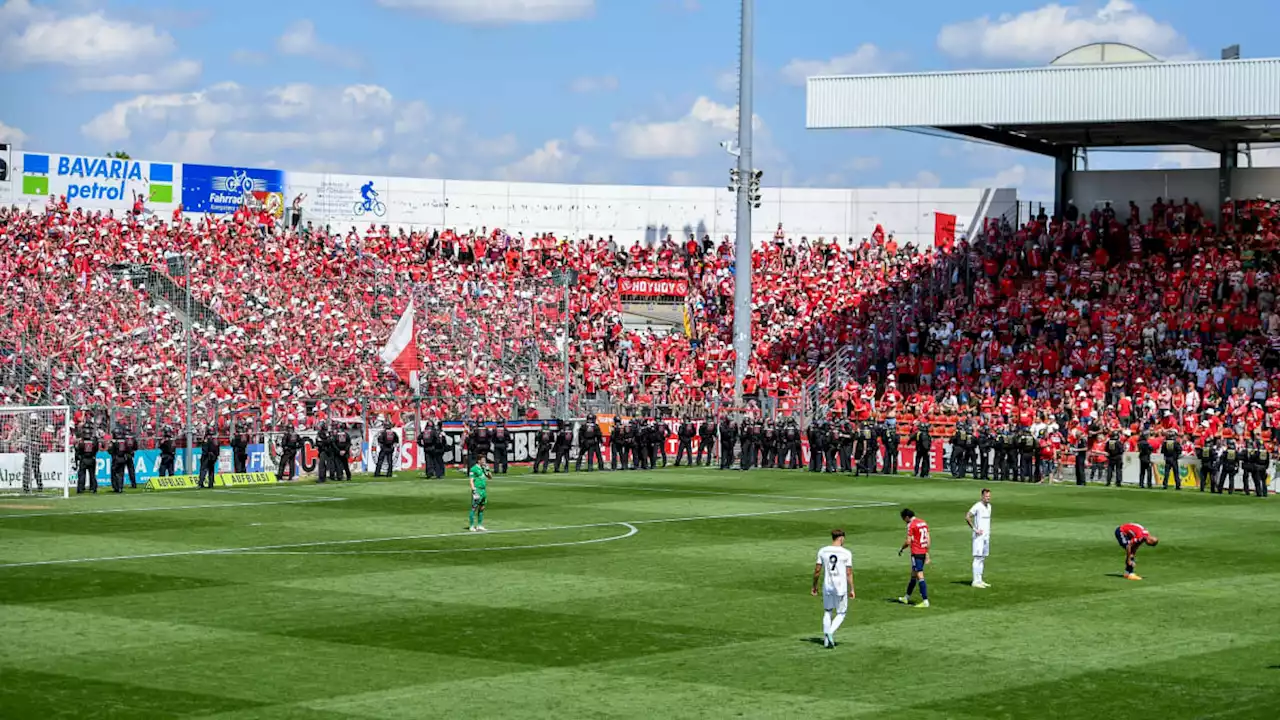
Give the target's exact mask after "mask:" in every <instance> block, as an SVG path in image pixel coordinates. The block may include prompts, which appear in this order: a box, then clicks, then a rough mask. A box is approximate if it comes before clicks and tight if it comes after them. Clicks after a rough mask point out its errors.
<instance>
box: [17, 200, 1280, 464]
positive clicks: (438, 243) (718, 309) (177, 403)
mask: <svg viewBox="0 0 1280 720" xmlns="http://www.w3.org/2000/svg"><path fill="white" fill-rule="evenodd" d="M1276 207H1277V206H1276V205H1274V204H1272V203H1268V202H1262V201H1248V202H1231V203H1228V204H1226V205H1224V206H1223V207H1222V208H1221V214H1220V218H1221V219H1220V220H1219V221H1217V222H1214V221H1212V220H1211V219H1210V218H1209V217H1208V216H1206V214H1205V213H1203V212H1202V210H1201V208H1200V207H1199V205H1197V204H1196V203H1193V202H1190V201H1187V200H1184V201H1182V202H1173V201H1170V202H1167V203H1166V202H1157V203H1156V204H1155V205H1154V206H1153V207H1151V208H1150V209H1149V210H1146V211H1144V210H1143V209H1140V208H1138V207H1137V206H1136V205H1133V204H1130V207H1129V208H1128V209H1127V210H1124V211H1122V212H1117V210H1116V209H1113V208H1111V207H1110V206H1104V207H1098V208H1095V209H1092V210H1091V211H1089V212H1087V213H1081V212H1079V211H1077V210H1076V209H1075V208H1074V207H1069V208H1067V209H1066V211H1065V212H1064V213H1063V215H1062V216H1061V217H1055V218H1052V219H1051V218H1048V217H1044V216H1043V215H1042V216H1041V217H1038V218H1032V219H1031V220H1030V221H1028V222H1026V223H1023V224H1020V225H1019V224H1017V223H1013V224H1011V223H1008V222H993V223H990V224H989V225H988V226H987V227H985V228H984V229H983V230H982V231H981V233H980V234H979V235H978V236H977V237H974V238H972V239H971V241H966V240H964V239H962V240H960V241H959V242H957V243H956V244H955V246H954V247H951V248H946V249H941V250H937V251H935V250H934V249H927V250H924V251H917V250H916V249H915V248H914V247H910V246H907V247H898V246H897V244H896V243H895V241H894V239H893V237H892V235H890V234H886V233H884V232H883V231H882V230H881V229H879V228H877V231H876V233H875V234H874V235H873V236H872V237H870V238H863V239H861V240H854V239H852V238H850V239H848V240H847V241H842V240H839V239H836V238H831V239H826V238H816V239H809V238H793V237H790V236H788V234H787V233H786V231H785V229H784V228H782V227H779V228H778V232H777V234H776V235H775V238H774V240H773V241H772V242H769V243H766V244H765V245H764V246H762V247H759V248H757V249H756V251H755V252H754V253H753V256H752V258H751V269H752V278H753V282H752V290H753V292H752V316H753V327H754V328H755V336H754V338H753V343H754V351H753V354H752V357H751V358H750V362H749V367H750V371H751V372H750V375H749V376H748V378H747V380H746V382H745V384H744V390H745V391H746V394H747V395H748V396H752V397H760V398H769V399H771V400H772V401H776V406H777V407H780V408H781V409H782V410H783V411H784V412H786V411H787V409H788V408H799V406H800V402H801V397H802V393H804V392H805V391H806V381H807V380H808V379H809V378H811V377H815V374H814V373H815V370H817V369H819V367H820V366H822V367H823V368H824V371H823V372H821V373H818V374H817V375H816V378H817V383H816V384H811V385H810V386H809V387H808V389H807V396H808V401H809V402H810V403H811V408H812V409H816V410H817V412H818V413H819V414H821V413H822V412H823V411H830V412H833V413H834V414H837V415H842V414H848V415H850V416H852V417H855V418H866V417H871V416H876V417H880V418H883V417H885V416H886V415H888V414H890V413H892V414H894V415H895V416H901V417H904V418H913V419H914V418H930V419H932V420H934V421H935V422H938V423H939V424H941V425H943V426H950V425H954V422H955V419H956V418H958V417H961V416H964V415H966V414H967V415H975V416H979V417H980V418H981V419H983V420H984V421H987V422H991V423H993V424H994V423H1002V422H1009V423H1016V424H1020V425H1023V426H1032V425H1035V426H1036V427H1037V429H1038V430H1040V431H1041V434H1043V435H1044V436H1045V438H1046V439H1048V440H1050V442H1048V443H1046V444H1052V438H1053V437H1054V436H1055V434H1057V435H1058V436H1063V439H1064V440H1068V439H1069V438H1068V437H1067V436H1069V435H1070V433H1072V432H1076V433H1079V432H1083V431H1085V430H1087V429H1090V428H1092V429H1094V430H1097V429H1106V430H1113V429H1114V430H1125V431H1128V432H1130V433H1136V431H1137V429H1138V428H1139V426H1141V425H1143V424H1146V425H1148V426H1150V425H1158V426H1161V427H1173V428H1178V429H1180V430H1182V431H1184V436H1186V437H1193V436H1196V435H1200V434H1202V433H1204V432H1212V433H1220V432H1235V433H1247V432H1249V431H1251V430H1253V429H1267V428H1270V427H1272V426H1275V425H1280V393H1273V392H1272V391H1271V388H1272V387H1274V386H1275V385H1276V383H1277V382H1280V377H1277V376H1276V375H1277V372H1278V371H1280V308H1277V306H1276V303H1275V299H1276V297H1275V291H1274V278H1273V271H1274V258H1273V255H1274V251H1275V250H1276V249H1277V242H1278V240H1280V237H1278V235H1277V233H1278V232H1280V214H1277V213H1276V210H1275V208H1276ZM269 221H270V218H268V217H262V216H259V215H256V214H253V213H250V212H243V213H238V214H236V215H234V216H228V217H207V216H206V217H198V218H197V217H184V216H182V215H181V214H179V213H174V215H173V217H170V218H165V217H160V216H158V215H156V214H152V213H149V212H146V211H145V210H144V211H143V212H134V213H126V214H123V215H119V216H117V215H115V214H113V213H103V212H87V211H83V210H80V209H77V208H73V207H69V206H68V205H67V203H66V202H65V200H62V199H58V198H51V199H50V201H49V203H48V205H47V206H46V207H44V208H40V209H18V208H13V209H7V210H0V246H3V248H4V250H5V251H6V252H5V253H4V254H3V256H2V257H0V281H2V282H3V283H4V286H5V287H6V288H7V289H9V292H7V293H5V294H3V295H0V313H3V314H4V316H5V317H8V318H10V322H9V323H7V324H5V325H4V326H2V327H0V359H3V360H4V362H5V367H4V368H3V372H0V382H2V383H3V384H0V403H5V404H9V403H19V404H36V403H49V404H71V405H73V406H76V407H81V408H88V407H103V406H111V407H115V408H131V407H136V408H145V413H146V420H145V422H146V423H149V424H153V425H155V424H160V423H177V422H180V420H181V418H182V416H183V410H182V402H183V388H184V387H185V378H184V368H185V364H184V362H183V355H184V352H185V351H186V347H185V343H184V338H183V315H182V313H183V311H184V308H183V307H181V306H180V305H179V303H177V302H175V300H174V298H172V297H170V298H168V299H167V301H166V302H161V301H160V300H161V299H160V298H157V297H156V296H155V295H154V293H153V291H151V290H148V289H147V287H146V285H145V283H135V282H132V281H130V280H129V279H128V278H127V273H123V272H121V270H122V269H128V268H138V267H141V268H149V269H150V270H151V271H152V272H156V273H162V274H170V277H172V280H173V282H174V283H175V284H176V285H177V286H178V287H186V286H187V285H188V279H187V278H186V277H185V276H184V275H183V274H182V273H180V272H176V273H175V271H174V268H175V267H176V266H175V265H174V264H172V263H171V260H172V258H174V257H175V256H181V257H184V258H186V259H187V261H188V267H189V269H190V279H189V287H190V290H191V297H192V298H193V301H194V302H195V303H197V304H199V305H200V306H202V307H204V308H207V309H208V310H209V311H211V313H212V314H213V315H216V317H217V321H214V322H201V323H198V324H197V326H196V328H195V332H194V333H193V334H192V337H193V347H192V353H193V357H194V369H193V388H194V393H193V395H194V404H195V411H196V412H195V415H196V418H197V420H198V421H199V422H201V423H225V422H226V421H227V420H229V418H230V417H231V416H235V415H240V416H243V415H245V414H248V415H250V416H252V417H254V418H255V419H256V420H259V421H260V422H261V423H262V425H263V427H266V428H273V427H283V426H292V425H297V424H309V423H313V422H316V421H319V420H323V419H328V418H341V417H358V416H361V415H362V414H363V415H373V416H385V417H386V418H387V419H389V420H391V421H393V422H395V421H397V420H398V419H399V417H400V415H401V414H403V413H404V412H405V411H406V410H409V409H410V408H415V409H420V410H421V411H422V414H424V415H426V416H428V417H435V418H445V417H476V416H478V417H487V418H498V417H504V418H511V417H518V416H520V415H523V414H526V413H530V412H531V408H532V406H533V405H534V404H535V403H536V401H537V400H539V399H543V400H546V399H547V398H548V397H549V393H550V392H552V391H554V390H556V389H558V388H559V387H560V385H561V383H562V381H563V379H564V378H563V375H562V374H561V373H562V371H563V370H562V365H561V361H560V358H561V352H560V350H561V343H562V342H564V341H565V338H564V337H563V333H564V328H565V327H566V317H565V315H564V312H565V310H564V308H565V297H564V294H563V293H564V292H565V290H564V287H563V285H562V284H560V282H559V278H561V277H562V275H563V273H565V272H566V271H573V272H574V273H575V274H576V279H577V282H576V284H575V285H573V286H572V287H571V288H570V289H569V300H570V302H569V313H570V315H569V317H568V318H567V327H568V328H569V337H568V341H569V343H570V352H569V356H570V359H571V364H570V371H571V373H572V375H571V378H570V381H571V386H572V388H573V393H574V394H575V395H576V396H579V397H587V398H597V399H599V398H608V399H610V400H611V401H613V402H614V403H616V404H618V405H620V406H624V407H625V406H655V405H666V406H673V407H676V408H690V409H693V408H696V409H697V411H698V412H699V414H701V412H702V411H703V410H705V409H707V408H709V407H711V406H712V405H719V406H725V405H728V404H729V401H730V398H731V396H732V389H733V357H734V356H733V351H732V347H731V342H732V332H731V330H732V314H733V290H734V278H735V276H736V273H737V272H738V270H739V268H738V267H737V265H738V264H737V261H736V258H735V257H734V253H733V246H732V244H731V243H730V242H729V240H728V239H727V238H725V239H723V240H721V241H720V242H718V243H717V242H715V241H713V240H712V239H711V238H709V237H704V238H696V237H693V236H690V237H688V238H687V239H686V240H685V241H683V242H678V241H676V240H675V239H674V238H671V237H667V238H665V239H662V240H660V241H658V242H654V243H644V244H642V243H639V242H636V243H633V244H631V245H630V246H627V245H626V244H625V243H620V242H617V241H615V240H614V238H612V237H605V238H597V237H592V236H587V237H584V238H576V239H567V238H558V237H555V236H553V235H550V234H544V235H538V236H534V237H528V238H527V237H524V236H523V235H515V236H512V235H509V234H507V233H504V232H503V231H502V230H500V229H489V228H480V229H477V230H474V231H469V232H467V233H459V232H456V231H454V230H443V231H431V232H427V231H419V232H406V231H403V230H391V229H389V228H386V227H376V226H369V227H366V228H355V227H353V228H351V229H350V230H348V231H346V232H330V231H328V230H325V229H321V228H317V227H313V226H311V225H310V224H302V225H301V226H291V227H284V226H278V225H275V224H273V223H271V222H269ZM628 276H637V277H656V278H679V279H681V280H684V281H686V283H685V284H686V285H687V287H688V292H687V295H686V297H684V298H683V303H684V306H683V312H684V316H685V322H684V327H674V328H662V329H659V330H656V331H655V330H653V329H651V328H650V329H635V328H628V327H626V326H624V305H623V299H624V298H623V297H622V296H620V294H619V292H618V290H619V281H620V280H621V279H623V278H625V277H628ZM411 297H412V298H414V299H415V300H416V304H417V307H418V308H419V313H418V315H417V324H416V330H417V344H418V347H419V350H420V352H421V355H422V360H423V366H424V367H423V372H422V378H421V386H420V388H419V391H418V393H417V395H418V396H419V398H420V399H417V400H410V399H409V398H410V396H411V395H413V393H412V391H411V390H410V389H409V388H408V387H407V386H406V385H405V384H404V383H403V382H402V381H401V380H400V379H399V378H397V377H396V376H395V375H394V374H393V373H391V372H390V371H389V370H388V369H387V368H386V367H385V365H384V364H383V363H382V361H381V360H380V359H379V358H378V351H379V350H380V349H381V347H382V345H383V343H384V342H385V341H386V339H387V337H388V336H389V335H390V332H391V328H392V326H393V325H394V324H395V322H396V320H397V318H398V317H399V315H400V314H401V312H402V311H403V309H404V308H405V307H406V306H407V304H408V302H409V299H410V298H411ZM837 356H838V357H842V358H847V359H848V360H847V362H842V363H837V366H836V367H835V368H834V372H833V371H832V364H831V363H829V362H828V363H827V364H826V365H823V363H824V361H827V360H828V359H830V358H832V357H837ZM768 406H770V407H773V406H775V403H774V402H770V403H768ZM904 427H905V425H904Z"/></svg>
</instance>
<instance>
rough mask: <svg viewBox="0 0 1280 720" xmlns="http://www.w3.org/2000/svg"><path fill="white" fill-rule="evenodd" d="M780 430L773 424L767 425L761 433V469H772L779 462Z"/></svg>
mask: <svg viewBox="0 0 1280 720" xmlns="http://www.w3.org/2000/svg"><path fill="white" fill-rule="evenodd" d="M778 439H779V435H778V428H777V426H776V425H774V424H773V423H771V422H770V423H765V426H764V430H762V431H761V433H760V467H763V468H772V467H774V466H775V465H776V464H777V461H778Z"/></svg>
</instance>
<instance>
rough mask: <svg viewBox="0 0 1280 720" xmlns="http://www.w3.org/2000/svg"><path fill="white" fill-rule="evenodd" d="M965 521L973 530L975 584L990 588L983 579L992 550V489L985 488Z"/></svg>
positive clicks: (966, 515)
mask: <svg viewBox="0 0 1280 720" xmlns="http://www.w3.org/2000/svg"><path fill="white" fill-rule="evenodd" d="M964 521H965V522H967V523H969V528H970V529H972V530H973V586H974V587H976V588H984V589H985V588H989V587H991V586H990V585H988V584H986V583H985V582H983V580H982V571H983V570H984V569H985V567H986V563H987V555H988V554H989V553H990V552H991V491H990V490H988V489H986V488H983V489H982V499H981V500H979V501H978V502H976V503H974V504H973V507H971V508H969V512H967V513H965V516H964Z"/></svg>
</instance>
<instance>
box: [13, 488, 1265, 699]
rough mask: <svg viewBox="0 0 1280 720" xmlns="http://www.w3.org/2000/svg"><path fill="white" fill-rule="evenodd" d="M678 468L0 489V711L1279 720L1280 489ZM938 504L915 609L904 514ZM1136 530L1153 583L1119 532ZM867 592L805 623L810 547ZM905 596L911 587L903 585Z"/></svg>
mask: <svg viewBox="0 0 1280 720" xmlns="http://www.w3.org/2000/svg"><path fill="white" fill-rule="evenodd" d="M981 487H983V484H982V483H979V482H976V481H954V480H946V479H930V480H916V479H908V478H905V477H904V478H894V479H890V478H878V479H865V478H863V479H857V480H855V479H853V478H851V477H850V476H845V475H812V474H809V473H807V472H780V471H753V472H751V473H740V472H719V471H716V470H701V469H699V470H688V469H679V470H677V469H667V470H657V471H653V472H641V473H616V472H615V473H600V472H597V473H592V474H586V473H576V474H567V475H536V476H534V475H528V474H526V471H525V470H523V469H522V470H518V471H517V470H513V474H512V475H511V476H509V477H505V478H504V477H497V478H495V479H494V481H493V482H492V483H491V484H490V487H489V509H488V511H487V512H486V516H485V525H486V526H487V527H488V529H489V532H488V533H484V534H472V533H469V532H467V531H466V529H465V527H464V526H465V525H466V521H467V510H468V506H469V501H470V496H469V492H468V490H467V485H466V480H465V478H464V477H463V476H462V474H461V473H460V472H458V471H456V470H453V469H451V470H450V472H449V477H448V478H446V479H445V480H421V479H418V478H417V477H411V476H410V475H409V474H405V475H404V476H403V477H398V478H396V479H394V480H390V481H381V482H372V481H365V480H359V479H358V480H357V481H356V482H354V483H350V484H326V485H314V484H306V485H302V484H300V485H290V486H281V487H268V488H262V489H246V490H228V491H192V492H174V493H148V494H143V493H141V492H137V493H132V494H129V495H127V496H125V497H120V496H113V495H111V494H109V493H106V494H101V493H100V494H99V495H97V496H92V497H90V496H82V497H79V498H73V499H71V500H70V501H61V500H56V501H55V500H46V501H40V502H39V503H38V504H36V505H33V504H32V503H31V502H30V501H27V500H21V501H18V500H14V501H7V502H4V503H3V507H2V508H0V717H4V718H33V719H37V718H38V719H44V718H122V719H123V718H128V719H131V720H132V719H138V718H152V717H157V718H165V717H202V718H227V719H230V718H255V719H256V718H316V719H317V720H338V719H339V718H487V717H502V718H521V719H523V718H544V717H546V718H620V717H628V718H632V717H634V718H719V717H745V718H791V717H796V718H850V717H856V718H893V719H894V720H901V719H902V718H911V719H912V720H922V719H924V718H962V719H966V718H968V719H974V720H977V719H979V718H982V719H986V718H1089V719H1090V720H1099V719H1100V718H1105V717H1114V716H1131V715H1137V716H1140V717H1143V718H1151V719H1152V720H1157V719H1165V718H1210V717H1211V718H1277V717H1280V519H1278V518H1280V514H1278V511H1277V508H1276V502H1277V501H1276V500H1267V501H1262V500H1257V499H1255V498H1243V497H1240V496H1235V497H1226V496H1222V497H1218V496H1209V495H1208V494H1203V495H1202V494H1200V493H1198V492H1195V491H1190V492H1189V491H1187V490H1183V491H1182V492H1181V493H1175V492H1174V491H1173V490H1169V491H1167V492H1162V491H1160V490H1154V491H1149V490H1142V491H1140V490H1138V489H1136V488H1127V489H1121V490H1115V489H1112V488H1103V487H1089V488H1075V487H1060V486H1054V487H1043V486H1026V485H1013V484H999V483H994V484H990V485H989V487H991V488H992V490H993V498H992V507H993V518H992V547H991V556H990V558H989V559H988V561H987V567H986V578H985V579H986V581H987V582H988V583H990V584H991V586H992V587H991V588H990V589H987V590H978V589H974V588H972V587H970V586H969V582H970V565H971V560H970V557H969V555H970V534H969V529H968V527H967V526H966V525H965V521H964V515H965V512H966V511H967V510H968V508H969V507H970V505H972V504H973V503H974V502H975V501H976V500H977V499H978V492H979V489H980V488H981ZM902 507H910V508H911V509H912V510H914V511H915V512H916V514H917V515H918V516H920V517H922V518H924V519H925V520H927V521H928V522H929V524H930V527H931V530H932V538H933V545H934V552H933V563H932V565H930V566H929V567H928V568H927V577H928V582H929V590H930V600H931V604H932V607H930V608H916V607H907V606H903V605H900V604H898V603H896V602H895V601H894V600H893V599H894V598H897V597H899V596H901V595H902V594H903V591H904V589H905V585H906V580H907V575H908V573H907V571H908V560H907V558H906V557H905V556H904V557H899V556H898V548H899V546H900V545H901V543H902V539H903V537H904V525H903V522H902V520H901V519H900V518H899V511H900V509H901V508H902ZM1124 522H1138V523H1142V524H1144V525H1146V526H1147V527H1148V528H1149V529H1150V530H1151V531H1152V532H1153V533H1154V534H1156V535H1158V536H1159V538H1160V544H1159V546H1158V547H1146V548H1143V549H1142V550H1141V551H1140V552H1139V553H1138V567H1137V571H1138V573H1139V574H1141V575H1142V576H1143V577H1144V578H1145V580H1143V581H1141V582H1131V581H1127V580H1124V579H1122V578H1121V577H1120V574H1121V572H1122V570H1123V556H1124V553H1123V550H1122V549H1121V548H1120V547H1118V546H1117V544H1116V540H1115V537H1114V535H1113V531H1114V529H1115V527H1116V526H1117V525H1120V524H1121V523H1124ZM834 527H839V528H843V529H844V530H845V531H846V533H847V534H848V538H847V546H848V547H849V548H850V549H851V550H852V551H853V555H854V574H855V580H856V586H857V599H856V600H854V601H852V602H851V603H850V608H849V615H848V618H847V620H846V621H845V624H844V626H843V627H842V628H841V629H840V631H839V634H838V635H837V640H838V641H839V643H840V645H839V647H837V648H835V649H832V650H827V649H824V648H823V646H822V642H821V634H822V633H821V630H822V624H821V611H822V610H821V601H820V600H819V599H817V598H813V597H810V595H809V588H810V586H811V582H812V574H813V567H814V556H815V553H816V551H817V549H818V548H819V547H821V546H823V545H825V544H827V543H828V542H829V540H830V535H829V531H830V530H831V529H832V528H834ZM916 598H917V599H918V598H919V594H918V591H917V595H916Z"/></svg>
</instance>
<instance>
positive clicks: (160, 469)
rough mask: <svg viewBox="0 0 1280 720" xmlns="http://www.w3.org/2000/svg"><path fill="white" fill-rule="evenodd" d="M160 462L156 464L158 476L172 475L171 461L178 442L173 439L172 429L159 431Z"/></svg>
mask: <svg viewBox="0 0 1280 720" xmlns="http://www.w3.org/2000/svg"><path fill="white" fill-rule="evenodd" d="M159 449H160V463H159V464H158V465H157V466H156V474H157V475H159V476H160V477H173V461H174V457H175V456H176V455H177V452H178V443H177V442H175V441H174V439H173V429H172V428H168V427H166V428H164V429H163V430H161V431H160V445H159Z"/></svg>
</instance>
